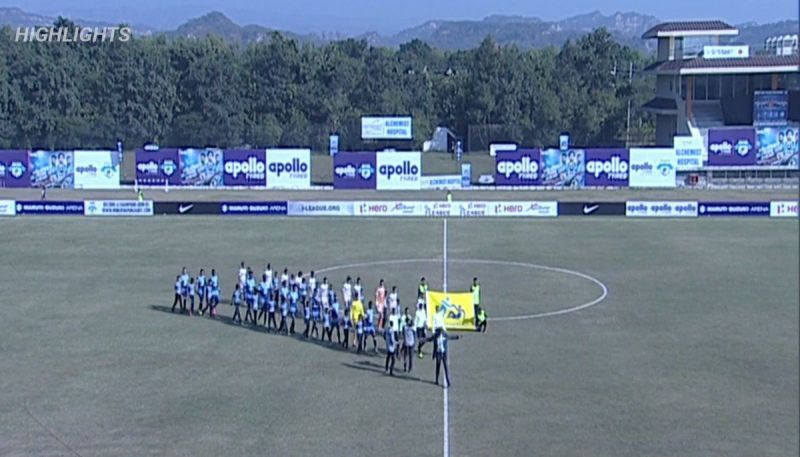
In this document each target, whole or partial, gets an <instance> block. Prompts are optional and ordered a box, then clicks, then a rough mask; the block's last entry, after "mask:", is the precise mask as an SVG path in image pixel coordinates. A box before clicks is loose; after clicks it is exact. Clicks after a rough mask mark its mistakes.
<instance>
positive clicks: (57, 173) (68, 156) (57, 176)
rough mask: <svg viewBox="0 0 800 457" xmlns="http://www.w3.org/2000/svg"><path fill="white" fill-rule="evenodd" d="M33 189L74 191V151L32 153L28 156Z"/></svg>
mask: <svg viewBox="0 0 800 457" xmlns="http://www.w3.org/2000/svg"><path fill="white" fill-rule="evenodd" d="M28 167H29V168H30V173H31V178H30V179H31V187H48V188H58V189H72V187H73V186H74V183H75V161H74V154H73V152H72V151H31V152H30V153H29V154H28Z"/></svg>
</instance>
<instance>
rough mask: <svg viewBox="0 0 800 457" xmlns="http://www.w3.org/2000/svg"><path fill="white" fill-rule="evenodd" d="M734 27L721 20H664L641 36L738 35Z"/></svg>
mask: <svg viewBox="0 0 800 457" xmlns="http://www.w3.org/2000/svg"><path fill="white" fill-rule="evenodd" d="M738 34H739V30H738V29H736V27H734V26H732V25H730V24H728V23H725V22H722V21H681V22H664V23H662V24H658V25H654V26H653V27H651V28H650V29H649V30H648V31H646V32H644V34H643V35H642V38H663V37H671V36H674V37H680V36H714V35H738Z"/></svg>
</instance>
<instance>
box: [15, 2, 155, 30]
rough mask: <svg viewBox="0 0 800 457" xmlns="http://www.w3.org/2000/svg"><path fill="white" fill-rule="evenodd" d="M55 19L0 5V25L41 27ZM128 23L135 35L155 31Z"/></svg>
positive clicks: (107, 24) (85, 23)
mask: <svg viewBox="0 0 800 457" xmlns="http://www.w3.org/2000/svg"><path fill="white" fill-rule="evenodd" d="M55 20H56V17H54V16H43V15H41V14H34V13H28V12H26V11H23V10H22V9H20V8H13V7H11V8H6V7H0V27H2V26H4V25H8V26H11V27H41V26H48V25H53V22H55ZM70 20H72V21H73V22H75V23H76V24H80V25H82V26H84V27H113V26H117V25H119V23H112V22H103V21H91V20H85V19H76V18H70ZM129 25H130V27H131V28H132V29H133V32H134V34H136V35H141V36H146V35H151V34H153V33H154V32H155V31H156V29H154V28H153V27H149V26H145V25H140V24H129Z"/></svg>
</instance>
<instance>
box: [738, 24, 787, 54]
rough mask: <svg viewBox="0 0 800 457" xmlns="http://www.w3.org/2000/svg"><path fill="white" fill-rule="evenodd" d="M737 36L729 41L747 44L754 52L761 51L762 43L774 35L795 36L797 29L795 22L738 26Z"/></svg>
mask: <svg viewBox="0 0 800 457" xmlns="http://www.w3.org/2000/svg"><path fill="white" fill-rule="evenodd" d="M736 27H738V28H739V36H736V37H733V38H732V39H731V41H734V42H736V43H744V44H749V45H750V46H751V47H752V48H753V49H754V50H757V49H763V48H764V41H765V40H766V39H767V38H770V37H774V36H776V35H796V34H797V29H798V22H797V21H781V22H773V23H771V24H755V23H749V24H740V25H737V26H736Z"/></svg>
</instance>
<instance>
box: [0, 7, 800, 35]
mask: <svg viewBox="0 0 800 457" xmlns="http://www.w3.org/2000/svg"><path fill="white" fill-rule="evenodd" d="M0 6H16V7H19V8H22V9H23V10H25V11H28V12H32V13H39V14H46V15H57V14H63V15H68V16H70V17H74V18H81V19H92V20H107V21H112V22H120V21H125V22H130V23H134V24H142V25H149V26H153V27H157V28H167V29H168V28H175V27H177V26H178V25H180V24H182V23H183V22H185V21H186V20H188V19H190V18H193V17H197V16H201V15H203V14H205V13H207V12H210V11H214V10H217V11H221V12H222V13H224V14H225V15H226V16H228V17H230V18H231V19H232V20H234V21H235V22H237V23H239V24H241V25H244V24H258V25H263V26H267V27H272V28H277V29H285V30H292V31H296V32H302V33H307V32H335V31H338V32H342V33H348V34H355V33H362V32H367V31H378V32H380V33H383V34H387V33H393V32H397V31H399V30H402V29H404V28H407V27H411V26H414V25H418V24H421V23H423V22H425V21H427V20H431V19H481V18H483V17H485V16H488V15H492V14H514V15H522V16H537V17H540V18H542V19H546V20H556V19H562V18H565V17H568V16H574V15H576V14H582V13H587V12H590V11H594V10H600V11H601V12H602V13H604V14H610V13H614V12H616V11H635V12H639V13H645V14H651V15H653V16H656V17H658V18H661V19H691V18H696V19H699V18H720V19H723V20H726V21H729V22H731V23H742V22H749V21H756V22H762V23H763V22H772V21H777V20H783V19H797V17H798V0H717V1H713V0H603V1H599V2H598V1H596V0H559V1H541V0H540V1H535V0H528V1H525V0H401V1H385V0H347V1H333V0H330V1H328V0H261V1H259V0H239V1H236V2H231V1H223V0H18V1H13V0H12V1H7V0H0Z"/></svg>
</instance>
